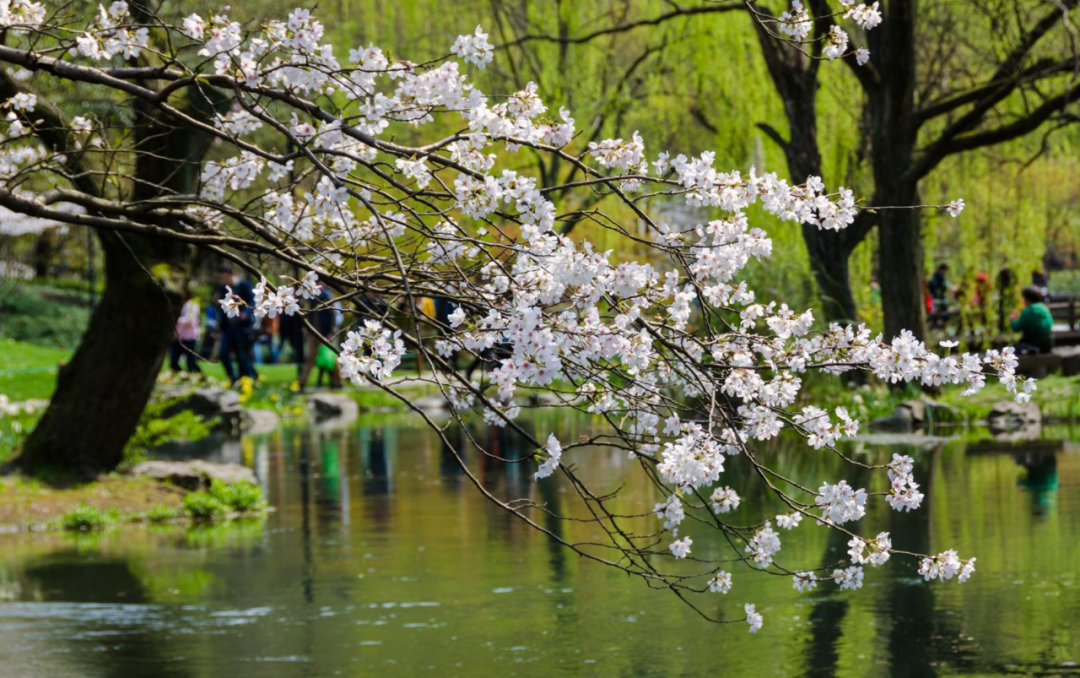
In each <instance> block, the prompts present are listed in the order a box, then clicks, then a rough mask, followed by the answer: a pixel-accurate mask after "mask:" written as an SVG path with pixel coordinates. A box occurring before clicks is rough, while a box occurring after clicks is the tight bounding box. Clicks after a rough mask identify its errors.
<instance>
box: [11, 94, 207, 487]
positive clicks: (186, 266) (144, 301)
mask: <svg viewBox="0 0 1080 678" xmlns="http://www.w3.org/2000/svg"><path fill="white" fill-rule="evenodd" d="M177 98H179V96H178V97H177ZM194 99H196V97H188V98H187V99H186V100H188V101H190V100H194ZM204 100H205V99H204ZM134 108H135V110H136V111H137V116H138V118H137V120H136V123H135V126H134V156H135V171H134V173H133V177H132V178H131V179H130V181H131V188H130V192H129V195H130V199H131V200H132V201H143V200H148V199H153V198H159V197H162V196H168V195H174V194H184V193H192V192H194V191H195V190H196V189H197V187H198V177H199V169H200V162H201V158H202V156H203V154H204V153H205V150H206V148H207V144H208V138H207V137H206V136H205V135H204V134H202V133H199V132H197V131H195V130H192V129H190V128H189V127H185V126H183V125H179V124H176V123H174V122H173V121H172V120H171V119H168V118H165V117H163V116H162V115H161V114H159V113H157V112H155V111H153V110H151V109H150V108H149V107H148V106H141V105H139V103H138V102H136V103H135V104H134ZM203 117H205V116H203ZM155 225H157V226H167V227H170V228H173V229H179V228H180V225H179V224H176V223H167V222H164V221H160V220H159V221H157V222H155ZM99 238H100V241H101V245H102V251H103V254H104V259H105V291H104V294H103V295H102V298H101V303H100V305H99V306H98V308H97V310H96V311H95V313H94V315H93V317H92V318H91V321H90V325H89V327H88V328H87V331H86V334H85V335H84V336H83V340H82V342H81V343H80V344H79V347H78V349H77V350H76V351H75V355H74V356H73V357H72V359H71V361H70V362H69V363H68V364H66V365H64V366H63V367H62V368H61V370H60V373H59V376H58V378H57V383H56V392H55V393H54V395H53V398H52V400H51V402H50V403H49V407H48V409H47V410H46V411H45V414H44V416H43V417H42V419H41V421H40V423H39V424H38V425H37V427H36V428H35V429H34V431H33V433H31V435H30V436H29V437H28V438H27V440H26V443H25V445H24V447H23V450H22V454H21V455H20V457H19V459H18V460H17V464H18V466H19V467H21V468H23V469H25V470H28V471H31V472H40V471H46V470H47V471H48V472H50V473H53V474H56V473H59V474H63V475H72V474H74V475H78V476H81V477H89V476H93V475H96V474H98V473H101V472H105V471H109V470H112V469H114V468H116V467H117V466H118V465H119V464H120V463H121V461H123V455H124V448H125V446H126V444H127V441H128V440H129V439H130V438H131V436H132V434H133V433H134V432H135V427H136V425H137V424H138V421H139V417H140V415H141V414H142V411H143V410H144V409H145V407H146V404H147V402H148V400H149V398H150V394H151V392H152V391H153V388H154V383H155V381H156V380H157V376H158V374H159V373H160V371H161V365H162V362H163V360H164V357H165V354H166V352H167V351H168V348H169V345H170V344H171V342H172V341H173V339H174V337H175V327H176V320H177V317H178V316H179V313H180V308H181V306H182V305H183V302H184V300H185V297H186V295H187V284H188V278H189V274H190V267H191V260H192V251H191V248H190V247H189V246H187V245H183V244H181V243H179V242H176V241H171V240H167V239H157V238H149V237H146V236H139V235H132V234H129V233H120V232H106V231H102V232H100V233H99Z"/></svg>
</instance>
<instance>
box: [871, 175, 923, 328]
mask: <svg viewBox="0 0 1080 678" xmlns="http://www.w3.org/2000/svg"><path fill="white" fill-rule="evenodd" d="M916 200H917V195H916V194H915V192H914V191H912V197H911V198H910V202H908V203H898V204H913V203H914V202H915V201H916ZM878 219H879V222H878V243H879V247H880V252H879V257H880V261H881V271H880V281H881V306H882V309H883V310H884V313H885V336H886V337H896V336H899V335H900V333H901V332H902V331H903V330H909V331H910V332H911V333H912V334H914V335H915V336H916V337H917V338H918V339H920V340H922V339H925V337H926V331H925V327H926V307H925V303H926V301H925V298H924V296H923V285H922V281H923V247H922V233H921V222H920V219H919V212H918V210H884V211H882V213H881V214H880V215H879V216H878Z"/></svg>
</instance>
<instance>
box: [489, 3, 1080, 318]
mask: <svg viewBox="0 0 1080 678" xmlns="http://www.w3.org/2000/svg"><path fill="white" fill-rule="evenodd" d="M841 5H842V6H841V7H836V6H832V5H830V3H828V2H827V1H826V0H805V1H804V2H799V1H797V0H793V1H792V2H785V1H780V2H766V1H758V0H754V1H748V2H717V3H709V4H703V5H700V6H694V5H680V6H676V7H674V8H671V9H667V10H662V11H655V12H653V13H649V12H647V11H645V10H641V9H639V8H637V7H636V6H635V7H633V8H631V6H630V5H626V7H625V11H624V12H622V13H621V14H620V15H618V16H613V17H612V18H611V19H610V20H609V22H608V23H607V24H603V25H599V26H593V27H592V28H591V29H590V30H588V31H582V32H581V33H574V32H571V31H569V30H566V29H565V27H564V26H563V24H562V23H560V24H559V27H558V29H559V30H556V31H551V32H542V31H538V30H535V29H534V30H531V31H523V35H520V36H519V37H517V38H515V39H514V40H512V41H510V42H509V43H507V46H508V47H509V46H513V47H515V48H523V47H522V46H524V45H526V44H528V43H535V42H538V41H544V42H553V43H556V44H559V45H561V46H563V47H564V48H567V49H568V48H572V47H573V46H575V45H582V44H585V43H590V44H591V43H594V42H597V41H601V40H609V41H610V40H613V39H614V37H613V36H623V35H627V34H631V33H635V34H637V35H639V36H640V35H646V34H648V32H649V31H656V30H659V29H657V28H655V27H657V26H662V25H665V24H672V23H676V22H684V23H685V22H703V21H708V20H710V18H709V17H711V16H714V15H722V16H725V17H727V18H726V19H725V20H727V21H730V20H732V19H731V18H730V17H732V16H738V15H748V16H749V17H750V20H751V23H752V25H753V28H754V30H755V32H756V35H757V38H758V43H759V45H760V49H761V54H762V57H763V60H764V63H765V65H766V67H767V70H768V74H769V77H770V79H771V81H772V84H773V87H774V89H775V91H776V93H777V94H778V95H779V96H780V99H781V101H782V104H783V111H784V114H785V117H786V125H778V124H776V123H775V122H773V121H768V120H762V121H758V123H759V125H758V126H759V127H760V128H761V129H762V130H763V132H764V133H765V134H766V135H767V136H768V137H769V138H770V139H772V140H773V141H774V142H775V143H776V144H777V145H778V147H779V148H780V149H781V150H782V151H783V153H784V157H785V160H786V162H787V167H788V175H789V177H790V178H791V180H792V181H795V182H801V181H803V180H805V178H806V177H808V176H826V173H825V171H824V167H823V163H822V155H821V148H822V146H826V147H831V148H835V147H836V146H838V145H840V146H843V147H845V148H846V150H847V152H848V154H849V155H850V156H852V157H858V158H865V159H866V163H867V164H868V165H869V168H868V170H869V174H870V177H871V178H872V183H873V186H874V189H873V192H872V196H871V197H870V199H869V200H868V201H867V202H866V204H865V207H867V209H866V210H864V211H863V212H861V213H860V214H859V216H858V218H857V219H856V222H855V223H854V224H853V225H852V227H851V228H848V229H845V230H843V231H839V232H833V231H822V230H820V229H816V228H813V227H807V226H806V225H804V226H803V228H802V234H803V238H804V240H805V243H806V248H807V252H808V255H809V257H810V266H811V270H812V272H813V274H814V278H815V281H816V283H817V287H818V291H819V294H820V298H821V300H822V306H823V311H824V313H825V315H826V317H827V318H829V319H831V320H854V319H856V318H857V317H858V313H857V309H856V305H855V299H854V296H853V294H852V291H851V284H850V280H849V272H848V260H849V258H850V256H851V253H852V252H853V251H854V249H855V248H856V247H857V246H858V245H859V244H860V243H862V242H863V240H864V239H865V238H866V236H867V234H868V233H870V231H871V230H872V229H873V228H874V227H875V226H879V227H880V228H879V233H878V242H879V262H880V279H881V288H882V304H883V307H884V312H885V329H886V334H888V335H889V336H897V335H898V334H899V333H900V332H901V331H902V330H905V329H907V330H910V331H912V332H914V333H915V334H916V336H920V337H921V336H922V335H923V332H924V317H923V316H924V313H923V309H924V303H923V291H922V280H923V276H924V271H923V259H924V254H923V248H922V229H921V222H920V214H919V213H918V212H917V211H914V210H908V211H904V210H888V211H883V210H876V209H875V208H878V207H887V206H900V205H908V204H914V203H917V202H918V201H919V200H918V196H919V184H920V181H921V180H923V179H925V178H926V177H927V176H928V175H930V174H931V173H932V172H934V171H935V170H936V169H937V168H938V167H939V166H940V165H941V163H942V162H943V161H944V160H945V159H947V158H949V157H952V156H955V155H958V154H962V153H967V152H970V151H974V150H977V149H984V148H987V147H991V146H995V145H1000V144H1004V143H1006V142H1009V141H1013V140H1015V139H1019V138H1022V137H1024V136H1026V135H1029V134H1033V133H1036V132H1038V131H1039V130H1040V129H1048V128H1056V127H1058V126H1059V125H1060V124H1067V123H1069V122H1072V121H1074V120H1075V119H1076V117H1077V116H1076V110H1075V109H1076V102H1077V99H1078V97H1080V83H1078V82H1077V81H1076V78H1075V77H1074V75H1073V74H1074V72H1075V64H1076V63H1077V58H1078V53H1077V44H1076V41H1075V40H1074V39H1073V37H1072V35H1071V32H1070V28H1069V13H1070V11H1072V10H1073V9H1075V8H1076V6H1077V0H1060V1H1059V0H1021V1H1020V2H1017V3H1012V2H1007V3H985V2H980V1H978V0H962V1H959V2H953V3H920V2H917V1H916V0H881V2H875V3H873V4H872V5H870V6H867V5H863V4H856V3H854V2H843V3H841ZM613 14H618V13H616V12H613ZM882 19H884V22H883V23H882ZM838 20H841V21H851V22H853V25H854V30H851V32H850V34H849V32H848V30H844V29H843V28H841V26H840V25H839V23H838ZM879 23H881V24H882V25H881V28H879V29H875V30H871V31H867V30H865V29H866V28H867V27H871V28H873V27H876V26H877V25H878V24H879ZM849 30H850V26H849ZM793 38H797V39H793ZM656 42H658V43H659V42H661V41H660V40H656ZM827 59H837V60H839V61H842V62H843V63H844V64H846V66H847V67H848V71H849V73H850V74H851V76H852V78H851V79H852V80H853V81H854V83H856V91H855V92H854V93H849V92H848V88H847V87H846V86H843V85H838V86H837V89H839V90H840V91H841V92H843V93H844V95H845V101H844V103H843V104H842V106H844V107H846V110H845V114H849V113H851V112H854V113H855V115H856V117H857V118H859V119H861V123H860V124H859V125H857V126H856V127H857V129H853V130H850V131H849V132H848V133H847V134H845V135H843V137H842V138H834V137H828V138H822V137H821V134H820V132H819V122H820V120H821V118H822V116H823V111H822V109H823V106H824V104H823V102H822V97H820V96H819V94H820V90H821V87H822V80H821V64H822V63H823V61H824V60H827ZM835 82H836V81H835V80H834V83H835ZM849 94H850V98H846V95H849ZM718 108H719V109H720V110H719V112H718V113H717V114H716V115H718V116H724V115H726V113H725V111H724V109H723V105H720V106H718ZM692 112H693V113H694V114H695V115H697V116H699V117H701V118H704V119H705V120H704V122H705V124H706V125H708V126H709V127H713V128H714V129H716V131H717V133H718V134H719V133H720V131H721V130H720V129H719V127H718V126H716V125H715V124H714V123H712V122H709V121H708V120H707V118H706V116H705V114H704V112H703V111H701V110H700V109H696V108H695V109H693V110H692ZM784 127H786V131H785V130H784V129H783V128H784Z"/></svg>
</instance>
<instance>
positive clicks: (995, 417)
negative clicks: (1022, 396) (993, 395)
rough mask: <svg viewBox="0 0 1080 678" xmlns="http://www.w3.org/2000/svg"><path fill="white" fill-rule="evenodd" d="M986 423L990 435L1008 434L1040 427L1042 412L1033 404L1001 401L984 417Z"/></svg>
mask: <svg viewBox="0 0 1080 678" xmlns="http://www.w3.org/2000/svg"><path fill="white" fill-rule="evenodd" d="M986 423H987V424H988V425H989V427H990V431H991V432H992V433H1008V432H1009V431H1016V430H1017V429H1020V428H1024V427H1030V426H1034V425H1039V426H1041V425H1042V412H1040V411H1039V406H1038V405H1036V404H1034V403H1017V402H1013V401H1011V400H1002V401H1001V402H998V403H994V406H993V407H991V408H990V414H988V415H986Z"/></svg>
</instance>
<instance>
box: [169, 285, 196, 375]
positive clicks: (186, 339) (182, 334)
mask: <svg viewBox="0 0 1080 678" xmlns="http://www.w3.org/2000/svg"><path fill="white" fill-rule="evenodd" d="M199 317H200V316H199V304H198V302H196V301H195V300H194V299H188V300H187V301H186V302H184V306H183V308H181V309H180V318H179V319H178V320H177V321H176V340H175V341H173V343H172V348H171V349H170V350H169V368H170V369H171V370H172V371H173V372H179V371H180V357H181V356H187V371H188V372H191V373H194V374H202V370H200V369H199V362H198V358H199V356H198V353H197V352H196V344H197V343H198V341H199Z"/></svg>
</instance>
